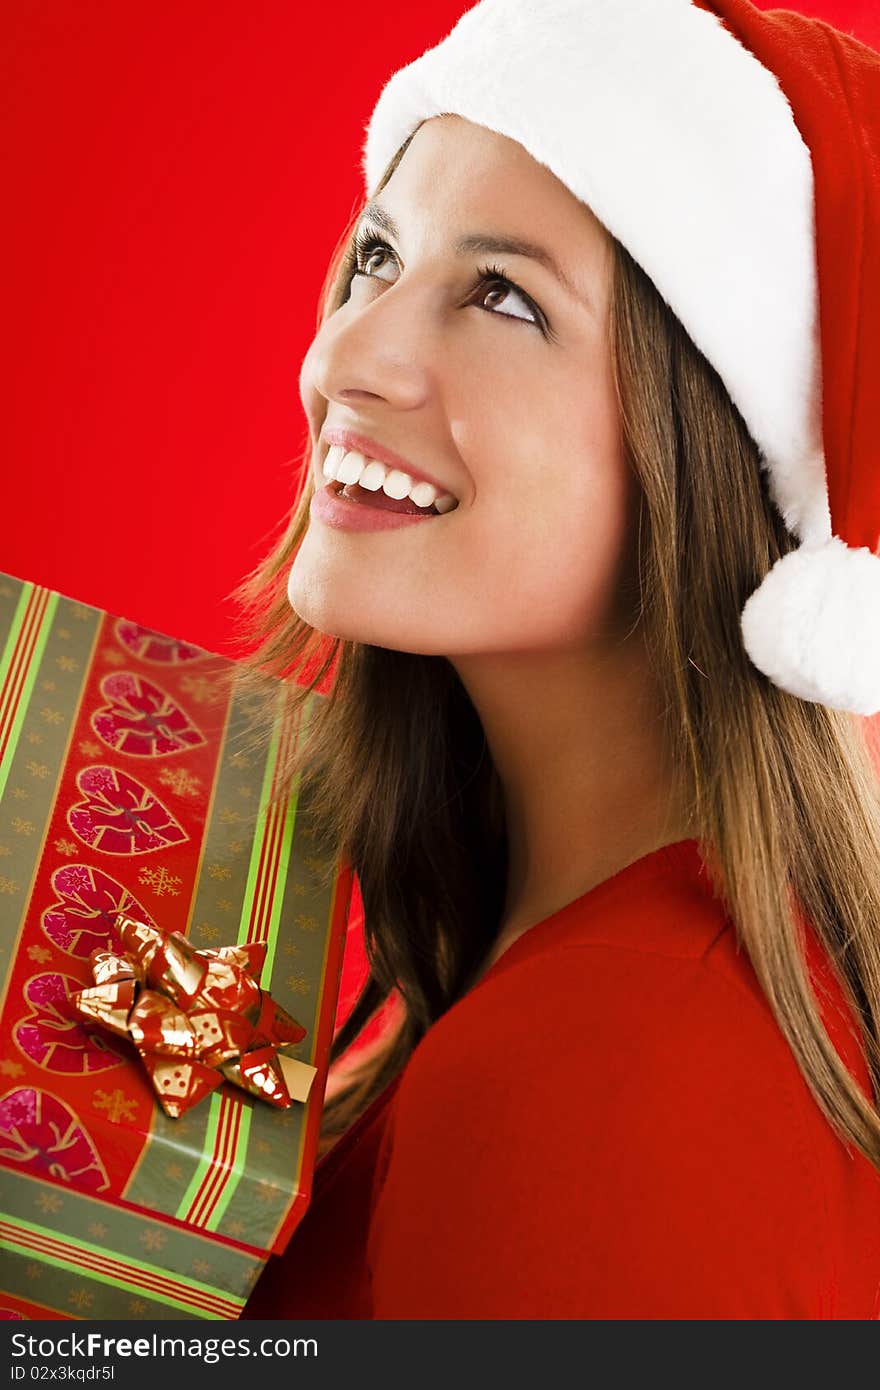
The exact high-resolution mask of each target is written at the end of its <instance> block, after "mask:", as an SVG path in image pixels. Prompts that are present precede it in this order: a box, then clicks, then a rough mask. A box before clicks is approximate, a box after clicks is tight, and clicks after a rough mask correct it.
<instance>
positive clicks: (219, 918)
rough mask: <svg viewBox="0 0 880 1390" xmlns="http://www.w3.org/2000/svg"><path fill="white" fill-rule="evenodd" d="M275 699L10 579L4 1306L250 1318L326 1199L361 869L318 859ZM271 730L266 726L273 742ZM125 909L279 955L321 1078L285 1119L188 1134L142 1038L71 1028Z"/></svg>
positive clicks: (0, 624)
mask: <svg viewBox="0 0 880 1390" xmlns="http://www.w3.org/2000/svg"><path fill="white" fill-rule="evenodd" d="M323 698H324V697H323V696H320V695H318V694H317V693H313V694H312V695H311V696H310V697H309V702H308V704H307V706H306V709H305V711H304V712H303V713H302V715H301V716H300V722H297V719H296V718H295V717H294V716H293V715H292V714H291V712H290V710H289V702H288V701H287V700H286V699H285V688H284V686H283V685H282V684H281V683H280V682H271V683H268V691H267V693H266V694H262V693H260V692H259V691H255V690H254V689H253V687H249V686H248V684H247V683H246V682H244V681H243V680H242V679H241V676H240V673H239V668H238V667H237V666H236V664H235V663H234V662H231V661H228V660H226V659H225V658H222V657H218V656H215V655H213V654H210V653H207V652H204V651H202V650H200V649H199V648H197V647H194V646H192V645H190V644H187V643H185V642H180V641H176V640H174V639H173V638H169V637H166V636H164V635H162V634H160V633H156V632H152V631H150V630H148V629H146V628H144V627H142V626H139V625H138V624H136V623H133V622H128V621H126V620H124V619H122V618H117V617H114V616H112V615H109V614H107V613H104V612H101V611H99V610H98V609H95V608H91V607H87V606H85V605H83V604H80V603H76V602H74V601H72V600H71V599H68V598H65V597H63V596H62V595H60V594H57V593H53V592H51V591H50V590H47V589H45V588H41V587H39V586H37V585H34V584H29V583H25V582H23V581H21V580H19V579H14V578H11V577H7V576H0V981H2V1010H0V1209H2V1210H0V1243H2V1249H3V1254H2V1259H0V1291H2V1292H0V1307H3V1308H5V1309H6V1311H7V1316H9V1315H15V1314H20V1315H24V1316H40V1317H59V1316H61V1317H80V1318H82V1317H109V1318H133V1317H134V1318H138V1317H143V1318H156V1317H180V1318H235V1317H237V1316H238V1314H239V1312H240V1310H241V1308H242V1306H243V1305H244V1303H245V1301H246V1299H247V1297H248V1294H249V1293H250V1291H251V1289H252V1287H253V1285H254V1283H255V1282H256V1279H257V1277H258V1275H259V1273H260V1270H261V1268H262V1266H263V1264H264V1263H265V1261H266V1259H267V1258H268V1255H269V1254H270V1253H272V1252H278V1253H280V1252H281V1251H283V1250H284V1248H285V1246H286V1244H287V1242H288V1240H289V1239H290V1236H291V1234H292V1232H293V1230H294V1229H295V1227H296V1225H297V1224H298V1222H299V1221H300V1220H301V1218H302V1216H303V1214H304V1211H305V1208H306V1206H307V1204H308V1200H309V1196H310V1192H311V1180H312V1174H313V1170H314V1163H315V1153H316V1145H317V1136H318V1128H319V1122H320V1112H321V1106H322V1102H323V1096H324V1088H325V1083H326V1076H327V1067H328V1060H329V1050H330V1043H331V1040H332V1033H333V1022H334V1014H335V1005H336V999H337V993H338V988H339V975H340V969H341V964H342V953H343V944H344V937H345V930H346V921H347V916H348V910H349V903H350V897H351V891H352V886H353V876H352V874H351V871H350V869H349V868H348V866H346V865H344V864H337V863H332V862H329V861H328V860H327V859H326V858H322V857H321V855H320V853H319V852H318V848H319V847H318V845H317V843H316V839H315V836H314V834H313V825H312V820H311V817H310V814H309V807H308V805H307V804H306V796H305V793H304V792H303V793H302V794H301V793H300V789H299V781H298V780H297V782H296V783H295V784H294V787H293V789H292V791H291V793H290V795H289V797H287V798H286V799H285V800H283V801H280V800H279V799H278V798H273V796H272V793H273V788H274V787H275V785H276V778H277V776H278V772H279V768H280V767H281V766H282V765H283V761H284V758H285V755H286V753H287V752H288V751H289V749H290V747H291V744H292V741H294V740H296V739H297V738H299V737H301V735H302V733H303V730H304V728H305V723H304V722H303V721H307V720H308V718H309V713H310V711H311V710H313V709H314V708H315V702H316V701H319V700H321V699H323ZM260 730H263V731H264V732H262V733H261V732H260ZM120 911H125V912H127V913H129V914H130V915H132V916H135V917H138V918H139V919H140V920H143V921H147V922H149V923H152V924H154V925H156V926H158V927H160V928H161V929H162V930H163V931H168V932H171V931H179V932H182V933H184V934H185V935H186V936H187V938H188V940H189V941H190V942H192V944H193V945H194V946H196V947H197V948H200V949H205V948H208V949H209V948H214V947H218V946H222V945H234V944H241V943H245V942H264V943H265V944H266V947H267V955H266V962H265V966H264V968H263V972H262V975H261V977H260V985H261V987H262V988H263V989H265V990H270V991H271V994H272V997H273V998H274V999H275V1000H276V1001H277V1002H278V1003H279V1004H281V1005H282V1006H283V1008H285V1009H286V1010H287V1011H288V1012H289V1013H290V1014H292V1015H293V1017H294V1018H295V1019H296V1020H297V1022H298V1023H300V1024H302V1025H303V1027H305V1029H306V1035H305V1037H304V1039H303V1041H302V1042H301V1043H299V1044H297V1045H296V1047H293V1048H287V1049H285V1051H288V1052H289V1053H290V1054H291V1055H292V1056H293V1057H294V1058H298V1059H299V1060H300V1062H301V1063H303V1064H305V1065H307V1066H309V1067H312V1068H314V1069H315V1071H314V1075H313V1079H312V1084H311V1088H310V1090H309V1091H308V1099H307V1100H306V1101H305V1102H298V1101H294V1103H293V1105H292V1106H291V1107H290V1108H289V1109H276V1108H273V1107H272V1106H270V1105H268V1104H266V1103H265V1102H263V1101H261V1100H259V1099H255V1098H253V1097H252V1096H249V1095H248V1094H246V1093H245V1092H244V1091H242V1090H241V1089H239V1088H237V1087H234V1086H232V1085H231V1084H229V1083H224V1084H223V1085H222V1086H221V1087H220V1088H219V1089H217V1090H216V1091H214V1092H213V1093H212V1094H211V1095H210V1096H208V1097H206V1098H205V1099H204V1100H202V1101H200V1102H199V1103H198V1104H197V1105H195V1106H194V1107H193V1108H191V1109H190V1110H188V1111H186V1113H185V1114H183V1115H182V1116H181V1117H179V1118H177V1119H172V1118H171V1117H169V1116H168V1115H166V1114H165V1113H164V1111H163V1110H162V1108H161V1107H160V1106H159V1105H158V1103H157V1102H156V1099H155V1095H154V1092H153V1089H152V1086H151V1084H150V1081H149V1078H148V1076H147V1073H146V1071H145V1069H144V1067H143V1065H142V1063H141V1061H140V1059H139V1057H138V1055H137V1052H136V1051H135V1049H134V1048H133V1046H132V1045H131V1044H130V1043H129V1042H127V1041H125V1040H124V1039H119V1038H114V1037H112V1036H111V1035H110V1034H108V1033H105V1032H102V1030H101V1029H99V1028H89V1027H87V1026H86V1025H85V1024H83V1023H81V1022H78V1021H76V1020H75V1018H73V1017H72V1016H71V1011H70V1006H69V999H70V996H71V994H72V993H73V992H75V991H76V990H79V989H81V988H84V987H87V986H89V985H90V984H91V983H92V973H91V968H90V961H89V957H90V953H91V952H92V951H93V950H95V949H97V948H106V947H107V946H108V945H111V944H113V932H112V928H113V922H114V919H115V917H116V915H117V914H118V913H119V912H120Z"/></svg>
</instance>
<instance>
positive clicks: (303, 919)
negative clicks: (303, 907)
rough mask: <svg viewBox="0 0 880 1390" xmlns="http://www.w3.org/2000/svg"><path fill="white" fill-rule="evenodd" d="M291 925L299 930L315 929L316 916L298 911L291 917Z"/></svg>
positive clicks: (316, 927)
mask: <svg viewBox="0 0 880 1390" xmlns="http://www.w3.org/2000/svg"><path fill="white" fill-rule="evenodd" d="M293 925H294V926H295V927H297V928H298V929H299V930H300V931H317V930H318V919H317V917H309V916H308V915H307V913H305V912H298V913H297V915H296V916H295V917H294V919H293Z"/></svg>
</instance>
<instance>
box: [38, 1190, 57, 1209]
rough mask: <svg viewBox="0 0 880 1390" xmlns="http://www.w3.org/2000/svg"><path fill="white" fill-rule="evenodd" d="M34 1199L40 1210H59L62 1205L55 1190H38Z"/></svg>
mask: <svg viewBox="0 0 880 1390" xmlns="http://www.w3.org/2000/svg"><path fill="white" fill-rule="evenodd" d="M35 1200H36V1204H37V1206H38V1207H39V1208H40V1211H46V1212H53V1211H60V1210H61V1208H62V1206H63V1205H64V1203H63V1202H62V1200H61V1198H60V1197H59V1196H58V1193H57V1192H38V1193H37V1196H36V1199H35Z"/></svg>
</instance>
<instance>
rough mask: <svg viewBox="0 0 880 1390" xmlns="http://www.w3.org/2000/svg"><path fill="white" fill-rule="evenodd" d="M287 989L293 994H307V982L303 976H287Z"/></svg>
mask: <svg viewBox="0 0 880 1390" xmlns="http://www.w3.org/2000/svg"><path fill="white" fill-rule="evenodd" d="M287 988H288V989H290V990H293V993H294V994H308V992H309V982H308V980H307V979H306V977H305V975H288V977H287Z"/></svg>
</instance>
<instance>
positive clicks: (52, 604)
mask: <svg viewBox="0 0 880 1390" xmlns="http://www.w3.org/2000/svg"><path fill="white" fill-rule="evenodd" d="M35 587H36V586H35V585H33V584H25V585H24V587H23V588H22V591H21V595H20V597H19V600H18V605H17V607H16V610H15V616H14V617H13V619H12V629H11V631H10V633H9V636H8V638H7V640H6V645H5V647H4V650H3V656H2V658H0V686H2V684H3V681H4V680H5V679H6V676H7V674H8V672H9V666H10V663H11V661H12V656H13V652H14V650H15V646H16V643H17V641H18V638H19V635H20V633H21V628H22V624H23V621H24V614H25V610H26V609H27V607H28V603H29V602H30V599H31V595H32V594H33V593H34V589H35ZM58 598H59V595H58V594H55V593H51V594H50V595H49V599H48V602H47V604H46V607H45V609H44V610H43V616H42V618H41V619H40V623H39V627H38V629H37V636H36V642H35V643H34V646H33V648H32V651H31V655H30V659H29V661H28V666H27V674H26V676H25V680H24V686H23V687H22V692H21V698H20V699H19V702H18V709H17V710H16V712H15V718H14V720H13V723H12V730H11V732H10V735H9V741H8V743H7V745H6V752H5V753H4V755H3V760H2V762H0V797H2V795H3V792H4V790H5V788H6V782H7V779H8V777H9V771H10V768H11V767H12V762H13V759H14V757H15V750H16V748H17V747H18V740H19V737H20V735H21V726H22V724H23V723H24V717H25V714H26V712H27V707H28V705H29V704H30V700H31V696H32V694H33V692H34V684H35V682H36V679H37V671H38V670H39V667H40V661H41V660H42V657H43V650H44V648H45V646H46V639H47V638H48V636H49V629H50V628H51V626H52V621H53V619H54V617H55V610H56V608H57V607H58Z"/></svg>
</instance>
